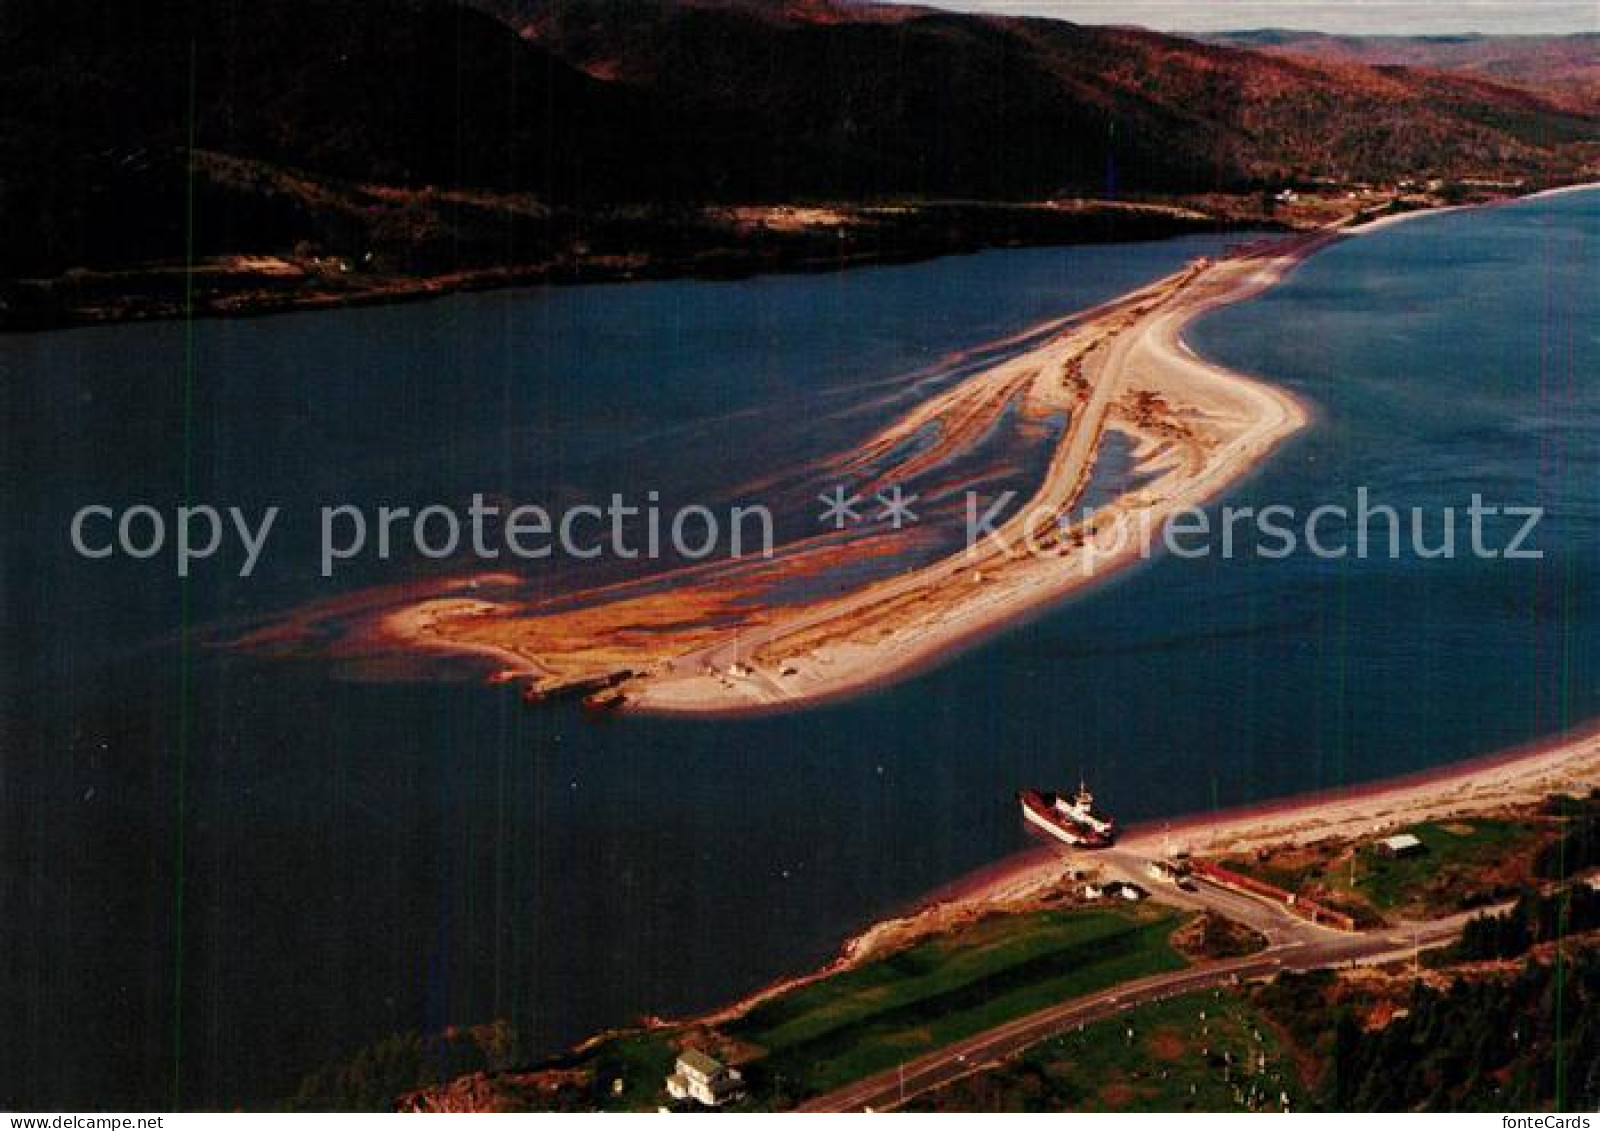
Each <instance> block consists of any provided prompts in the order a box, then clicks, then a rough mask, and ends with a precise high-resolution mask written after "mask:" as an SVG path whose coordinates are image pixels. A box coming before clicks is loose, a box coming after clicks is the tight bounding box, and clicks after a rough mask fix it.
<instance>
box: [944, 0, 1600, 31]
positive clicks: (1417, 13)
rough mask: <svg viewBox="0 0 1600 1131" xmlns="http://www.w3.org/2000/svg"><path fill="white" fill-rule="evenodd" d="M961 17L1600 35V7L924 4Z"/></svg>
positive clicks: (1118, 0)
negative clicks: (983, 14)
mask: <svg viewBox="0 0 1600 1131" xmlns="http://www.w3.org/2000/svg"><path fill="white" fill-rule="evenodd" d="M919 2H921V3H923V4H927V5H929V6H933V7H939V8H951V9H955V10H958V11H963V12H995V13H1006V14H1008V15H1025V16H1053V17H1055V18H1057V19H1063V20H1072V21H1074V22H1075V23H1084V24H1135V25H1138V26H1140V27H1147V28H1155V29H1157V30H1159V31H1234V30H1240V29H1245V28H1263V27H1277V28H1296V29H1310V30H1315V31H1326V32H1337V33H1340V34H1345V35H1445V34H1452V33H1459V32H1467V31H1478V32H1486V33H1490V34H1501V35H1504V34H1546V33H1569V32H1580V31H1583V32H1595V31H1600V0H919Z"/></svg>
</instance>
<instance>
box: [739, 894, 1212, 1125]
mask: <svg viewBox="0 0 1600 1131" xmlns="http://www.w3.org/2000/svg"><path fill="white" fill-rule="evenodd" d="M1179 922H1180V919H1179V917H1178V916H1176V915H1174V914H1173V913H1171V912H1168V911H1162V910H1157V909H1155V908H1150V907H1142V908H1137V909H1127V910H1123V909H1117V910H1094V911H1049V912H1039V913H1036V914H1029V915H1012V916H1003V917H996V918H993V919H988V920H985V921H983V922H981V923H977V924H975V925H973V926H972V927H969V928H966V929H964V930H962V931H959V932H956V933H954V934H952V935H947V936H943V937H941V938H937V939H933V940H930V941H928V942H925V943H921V944H919V945H917V946H915V947H912V948H910V949H909V950H906V951H902V952H901V953H899V954H896V955H893V956H891V957H889V958H886V959H884V960H882V961H880V962H876V963H873V964H871V965H868V966H864V967H861V968H860V969H857V970H852V971H849V972H847V973H845V974H841V975H839V976H838V977H834V978H829V979H828V980H826V981H824V982H819V983H816V984H815V985H811V986H806V987H804V988H801V989H799V990H796V991H794V992H793V993H789V994H785V995H784V996H783V997H781V998H778V999H776V1000H774V1001H772V1002H769V1003H767V1004H765V1005H762V1006H760V1007H759V1008H757V1009H756V1010H754V1011H752V1012H751V1013H750V1014H749V1015H748V1016H747V1017H745V1018H743V1019H742V1020H740V1021H738V1022H736V1023H735V1024H733V1025H731V1026H729V1027H728V1028H727V1030H726V1031H727V1034H728V1036H730V1037H733V1038H735V1039H737V1040H739V1041H741V1042H746V1043H748V1044H750V1045H754V1046H759V1047H760V1048H761V1049H764V1050H765V1051H766V1054H767V1055H766V1056H765V1057H764V1058H762V1059H760V1060H758V1061H756V1062H754V1063H752V1064H751V1065H750V1066H749V1075H750V1077H751V1080H752V1083H754V1084H756V1085H757V1087H758V1088H759V1089H761V1090H763V1091H768V1092H769V1093H770V1092H771V1091H772V1090H781V1091H782V1093H783V1094H784V1095H785V1096H786V1097H788V1098H794V1097H796V1096H801V1095H810V1094H815V1093H818V1092H824V1091H827V1090H829V1089H831V1088H835V1087H838V1086H840V1085H842V1084H846V1083H849V1082H850V1081H852V1080H856V1079H859V1078H860V1077H862V1076H866V1075H869V1074H871V1073H873V1072H877V1071H880V1070H882V1069H885V1068H892V1067H893V1066H894V1065H896V1064H898V1063H900V1062H902V1061H904V1060H907V1059H910V1058H912V1057H915V1056H918V1055H920V1054H921V1053H924V1052H927V1051H929V1050H931V1049H934V1048H937V1047H939V1046H941V1045H944V1044H948V1043H949V1042H951V1041H954V1040H958V1039H960V1038H962V1037H965V1036H969V1035H971V1034H973V1033H976V1032H980V1031H982V1030H984V1029H987V1028H990V1027H991V1026H994V1025H997V1024H1000V1023H1001V1022H1004V1021H1007V1020H1010V1019H1011V1018H1014V1017H1020V1016H1022V1015H1024V1014H1027V1013H1031V1012H1033V1011H1035V1010H1037V1009H1040V1008H1043V1007H1044V1006H1047V1005H1050V1004H1052V1003H1055V1002H1058V1001H1062V1000H1065V999H1068V998H1073V997H1078V996H1080V995H1082V994H1087V993H1092V992H1093V991H1095V990H1098V989H1101V988H1104V987H1106V986H1109V985H1113V984H1115V983H1117V982H1122V981H1126V980H1128V979H1132V978H1138V977H1142V976H1144V975H1146V974H1152V973H1156V972H1157V971H1161V970H1171V969H1176V968H1179V967H1181V966H1183V965H1184V964H1185V963H1184V960H1183V958H1182V957H1181V956H1179V955H1178V954H1177V952H1175V951H1174V950H1173V949H1172V947H1171V946H1170V945H1169V943H1168V936H1170V935H1171V933H1172V931H1173V930H1174V928H1175V927H1176V926H1177V925H1178V924H1179ZM780 1077H781V1081H780ZM780 1085H781V1087H780Z"/></svg>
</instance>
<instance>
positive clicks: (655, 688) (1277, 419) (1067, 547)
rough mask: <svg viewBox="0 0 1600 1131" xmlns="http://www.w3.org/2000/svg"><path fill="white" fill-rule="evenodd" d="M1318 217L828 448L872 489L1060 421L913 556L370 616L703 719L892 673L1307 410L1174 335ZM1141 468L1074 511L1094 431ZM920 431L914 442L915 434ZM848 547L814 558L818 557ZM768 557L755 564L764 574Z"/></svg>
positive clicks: (1157, 521)
mask: <svg viewBox="0 0 1600 1131" xmlns="http://www.w3.org/2000/svg"><path fill="white" fill-rule="evenodd" d="M1338 238H1341V233H1339V232H1336V231H1324V232H1318V233H1315V234H1312V235H1307V236H1301V237H1297V238H1294V239H1291V240H1286V241H1282V242H1278V243H1275V244H1271V245H1267V246H1266V247H1256V248H1253V249H1247V250H1244V251H1242V252H1240V253H1239V254H1236V255H1234V256H1231V257H1229V258H1225V259H1221V260H1217V261H1207V260H1200V261H1196V262H1195V263H1192V264H1190V265H1189V266H1188V267H1186V268H1184V269H1183V270H1181V271H1179V272H1177V273H1175V274H1173V275H1171V276H1168V277H1166V278H1164V279H1160V280H1158V281H1156V282H1155V283H1152V284H1150V285H1148V286H1146V287H1143V288H1141V289H1139V290H1137V291H1135V292H1133V293H1131V294H1129V295H1126V296H1124V297H1123V298H1121V299H1119V300H1116V301H1114V302H1111V303H1107V304H1104V305H1102V306H1100V307H1097V308H1095V309H1094V310H1092V311H1088V312H1085V313H1084V314H1083V315H1081V316H1080V317H1078V318H1075V319H1071V320H1068V321H1067V322H1066V323H1065V325H1064V327H1063V328H1059V329H1057V328H1054V327H1052V328H1051V329H1050V332H1048V334H1047V335H1046V336H1044V337H1043V340H1042V342H1041V344H1038V345H1036V346H1035V347H1034V348H1032V349H1029V350H1027V351H1025V352H1023V353H1022V354H1020V355H1018V356H1016V357H1013V358H1010V359H1008V360H1006V361H1003V362H1001V363H999V364H997V365H995V366H993V367H991V368H989V369H986V370H984V371H982V372H979V373H976V374H974V375H972V376H970V377H968V378H966V379H965V380H963V381H961V382H959V383H958V384H957V385H955V386H954V387H952V388H949V389H947V390H945V391H944V392H942V393H940V394H938V395H937V396H934V397H932V398H930V399H929V400H927V401H925V402H923V403H921V404H919V405H917V406H916V407H915V408H913V409H912V410H911V411H909V412H907V413H905V414H904V415H903V416H901V417H900V418H899V419H897V420H895V421H894V422H892V423H891V424H890V425H889V426H887V427H886V428H884V429H883V430H882V431H881V432H879V433H878V434H877V435H876V436H874V437H872V438H870V439H869V440H868V442H867V443H866V444H864V445H863V446H862V448H861V449H860V450H859V451H856V452H851V453H844V454H843V455H841V457H840V460H839V467H840V471H841V473H842V474H845V475H858V474H859V475H862V476H869V477H870V481H869V483H868V485H867V487H866V488H865V489H866V490H874V489H877V488H878V487H881V486H883V485H887V484H893V483H898V482H904V481H906V480H907V479H909V478H911V477H912V476H914V475H917V474H920V473H923V472H925V471H926V470H928V469H929V468H930V467H934V466H938V465H940V464H941V463H943V462H945V461H948V460H949V459H951V458H953V457H954V456H956V455H959V454H961V453H963V452H965V451H967V450H970V448H971V446H972V445H973V444H975V443H976V442H978V440H979V439H981V437H982V436H984V435H985V434H987V432H988V431H989V429H990V428H992V427H993V426H994V423H995V421H996V420H997V419H998V418H999V417H1000V416H1001V415H1002V414H1003V413H1005V412H1007V411H1008V410H1011V409H1013V408H1014V409H1016V410H1017V411H1019V412H1021V413H1023V414H1026V415H1028V416H1030V417H1031V418H1035V419H1043V418H1048V417H1050V416H1051V415H1052V414H1055V415H1058V416H1064V417H1065V418H1066V419H1067V421H1068V423H1067V426H1066V427H1065V428H1064V429H1063V431H1062V434H1061V436H1060V437H1059V440H1058V442H1057V443H1056V446H1055V449H1054V451H1053V452H1052V453H1051V455H1050V458H1049V463H1048V467H1047V469H1046V470H1045V472H1044V475H1043V478H1042V481H1041V482H1039V483H1038V485H1037V486H1036V488H1035V489H1034V491H1033V494H1032V496H1031V498H1029V499H1028V500H1027V502H1026V503H1025V504H1023V505H1022V506H1020V507H1018V508H1017V509H1016V510H1015V512H1014V513H1012V515H1011V516H1010V517H1009V518H1007V519H1006V520H1005V521H1004V522H1002V523H998V524H997V525H996V526H995V528H994V529H993V530H992V531H989V532H987V533H986V534H985V535H984V536H983V537H981V538H979V539H977V540H975V541H974V542H973V543H972V544H970V545H968V546H967V547H965V548H964V549H962V550H960V551H958V552H955V553H953V554H951V555H949V556H947V557H945V558H942V559H940V560H938V561H936V562H934V563H932V564H930V565H926V566H924V567H922V568H918V569H913V570H910V571H908V572H904V573H900V574H898V575H895V576H892V577H889V578H887V579H884V580H880V581H877V582H875V583H872V584H867V585H864V586H860V587H858V588H855V589H853V590H849V591H846V592H844V593H842V594H839V595H837V596H831V597H827V598H824V599H818V600H814V601H812V602H810V603H802V604H798V605H781V606H775V605H769V604H765V603H763V602H762V601H761V600H760V599H759V596H758V595H757V593H756V591H755V590H753V589H752V586H751V579H752V569H751V568H750V567H746V568H745V569H744V570H742V571H735V570H727V571H722V572H721V573H718V572H711V573H709V574H707V573H706V572H704V571H695V572H688V571H686V575H685V576H684V577H683V578H682V579H681V581H680V582H677V583H675V582H674V579H673V578H672V577H671V576H670V575H669V576H668V577H667V578H666V579H665V580H664V581H663V582H658V583H657V584H656V585H655V586H654V588H653V589H652V591H651V592H650V593H649V594H648V595H644V596H639V595H623V596H617V595H614V594H596V595H595V599H594V600H592V601H591V600H585V599H583V596H582V595H579V597H578V599H576V600H573V601H569V602H568V603H567V605H566V606H565V607H564V608H562V609H560V610H547V609H541V608H539V607H528V606H522V605H519V604H517V603H516V602H514V601H506V602H501V603H494V602H473V603H471V604H470V605H468V604H467V603H463V602H446V601H440V602H432V603H427V604H424V605H421V606H418V607H416V608H413V609H411V610H408V611H405V612H403V613H401V614H399V615H396V616H391V617H389V618H387V619H386V620H385V621H384V623H383V626H382V630H381V631H382V632H383V633H384V634H386V635H387V636H388V637H389V638H390V639H391V640H392V641H393V642H395V643H397V644H400V645H402V646H403V645H407V644H409V645H411V646H421V647H428V648H441V647H443V648H448V647H452V646H455V647H459V648H460V649H461V650H462V651H463V652H464V653H472V654H475V655H478V656H484V655H493V656H497V657H498V658H499V659H500V660H501V661H503V663H504V664H505V672H503V673H502V678H513V677H514V678H521V679H525V680H527V681H528V682H529V684H530V687H531V688H532V692H533V694H534V695H536V696H537V695H540V694H554V693H558V692H559V691H561V690H562V689H565V688H572V687H578V688H583V687H586V686H591V685H606V686H608V687H610V688H614V690H609V691H608V692H607V694H608V696H609V698H610V701H609V702H608V705H609V706H619V705H620V706H624V707H625V708H626V709H630V710H643V711H653V712H670V713H684V714H716V713H728V712H748V711H761V710H774V709H788V708H794V707H798V706H801V705H806V704H810V703H815V702H817V701H820V700H824V699H828V698H834V697H838V696H843V695H849V694H853V693H857V692H860V691H862V690H865V689H868V688H870V687H872V686H875V685H878V684H881V683H883V682H885V681H888V680H892V679H894V678H897V677H903V676H905V675H907V674H909V673H911V672H912V671H914V670H916V669H917V668H918V667H920V666H922V665H925V664H927V663H929V662H932V661H933V660H935V659H937V658H940V657H943V656H946V655H948V654H949V653H950V652H951V651H952V650H954V649H957V648H959V647H962V646H965V645H968V644H970V643H971V642H973V641H975V640H978V639H980V638H982V637H984V636H986V635H988V634H990V633H992V632H994V631H996V630H998V629H1000V628H1002V627H1003V626H1005V625H1007V624H1009V623H1012V622H1014V621H1016V620H1017V619H1019V618H1023V617H1026V616H1029V615H1031V614H1035V613H1037V612H1039V611H1040V610H1042V609H1043V608H1045V607H1047V606H1049V605H1050V604H1052V603H1054V602H1057V601H1059V600H1061V599H1062V598H1063V597H1066V596H1068V595H1069V594H1072V593H1074V592H1076V591H1078V590H1081V589H1083V588H1084V587H1086V586H1089V585H1092V584H1095V583H1097V582H1099V581H1102V580H1103V579H1104V578H1106V577H1108V576H1110V575H1111V574H1112V573H1114V572H1115V571H1116V570H1118V569H1120V568H1122V567H1124V566H1126V565H1128V564H1130V563H1132V562H1134V561H1136V560H1138V559H1139V558H1140V557H1142V556H1146V555H1148V554H1149V553H1151V552H1152V551H1151V543H1152V540H1155V539H1158V538H1159V532H1160V530H1161V529H1162V527H1163V525H1164V523H1165V522H1166V521H1167V519H1169V518H1170V517H1171V516H1172V515H1173V514H1175V513H1176V512H1178V511H1180V510H1183V509H1186V508H1189V507H1194V506H1197V505H1199V504H1202V503H1204V502H1206V501H1207V500H1209V499H1212V498H1214V497H1215V496H1217V495H1218V494H1219V493H1221V492H1223V491H1224V490H1226V489H1227V488H1228V487H1229V486H1230V485H1232V484H1234V483H1236V482H1237V481H1238V480H1239V479H1240V478H1242V477H1243V476H1245V475H1247V474H1248V473H1249V472H1250V471H1251V470H1253V469H1254V468H1255V467H1256V466H1257V465H1259V464H1260V462H1261V461H1262V460H1263V459H1265V458H1266V457H1267V456H1268V455H1269V454H1270V452H1271V451H1272V450H1273V448H1274V447H1275V446H1276V445H1277V444H1278V443H1280V442H1281V441H1282V440H1283V439H1284V438H1285V437H1287V436H1289V435H1290V434H1292V433H1293V432H1294V431H1296V430H1297V429H1299V428H1300V427H1302V426H1303V425H1304V424H1305V423H1306V422H1307V420H1308V414H1307V412H1306V410H1305V409H1304V408H1303V406H1301V405H1300V404H1299V403H1297V402H1296V401H1295V400H1294V399H1293V398H1292V397H1290V396H1289V395H1288V394H1286V393H1284V392H1282V391H1280V390H1278V389H1275V388H1273V387H1271V386H1269V385H1266V384H1264V383H1262V382H1259V381H1256V380H1253V379H1251V378H1249V377H1246V376H1244V375H1242V374H1238V373H1233V372H1230V371H1227V370H1224V369H1222V368H1220V367H1218V366H1215V365H1212V364H1210V363H1208V362H1206V361H1205V360H1203V359H1201V358H1200V357H1198V356H1197V355H1195V354H1194V353H1193V352H1192V351H1190V350H1189V349H1188V348H1187V347H1186V346H1185V345H1184V344H1183V343H1182V340H1181V334H1182V331H1183V328H1184V326H1185V325H1187V324H1188V322H1189V321H1191V320H1192V319H1193V318H1195V317H1197V316H1198V315H1200V314H1202V313H1204V312H1206V311H1208V310H1212V309H1215V308H1217V307H1220V306H1224V305H1227V304H1229V303H1234V302H1239V301H1241V300H1243V299H1246V298H1249V297H1251V296H1253V295H1256V294H1259V293H1260V292H1261V291H1263V290H1265V289H1267V288H1268V287H1270V286H1272V285H1274V284H1275V283H1276V282H1278V281H1279V280H1281V279H1282V278H1283V277H1284V276H1285V275H1287V274H1288V273H1289V272H1290V271H1291V270H1293V268H1294V267H1295V266H1296V265H1297V264H1298V263H1300V262H1301V261H1302V260H1304V259H1305V258H1306V257H1307V256H1309V255H1311V254H1313V253H1314V252H1315V251H1317V250H1318V249H1320V248H1321V247H1324V246H1326V245H1327V244H1328V243H1329V242H1331V241H1332V240H1335V239H1338ZM1113 433H1120V434H1122V435H1123V436H1125V437H1127V439H1128V440H1129V442H1130V444H1131V446H1132V448H1133V451H1134V454H1135V458H1136V460H1137V467H1136V469H1135V478H1136V479H1139V480H1142V481H1141V482H1138V484H1137V486H1135V487H1133V488H1132V489H1129V490H1126V491H1125V492H1124V493H1122V494H1121V495H1119V496H1117V497H1116V498H1115V499H1113V500H1112V501H1110V502H1109V504H1107V505H1105V506H1103V507H1101V508H1099V509H1098V510H1096V511H1095V512H1094V513H1093V514H1092V516H1088V517H1082V516H1078V517H1074V513H1073V512H1074V508H1075V506H1076V504H1077V503H1078V502H1079V501H1080V499H1081V498H1082V497H1083V495H1084V492H1085V491H1086V489H1087V488H1088V487H1089V484H1090V482H1091V479H1092V476H1093V474H1094V469H1095V466H1096V463H1097V460H1098V457H1099V454H1100V452H1101V449H1102V444H1103V442H1104V440H1105V439H1106V437H1107V436H1108V435H1111V434H1113ZM930 434H931V435H933V436H934V437H935V439H934V440H933V442H932V443H931V444H929V445H926V446H924V447H921V448H919V447H918V446H917V445H916V444H914V443H912V442H911V441H912V439H913V438H914V437H919V436H927V435H930ZM862 552H863V550H862V549H861V548H860V547H855V548H844V549H838V550H833V551H830V553H831V554H832V555H833V556H832V557H831V558H830V559H829V564H830V565H835V566H836V565H838V564H841V563H843V562H848V561H849V560H850V557H851V555H853V554H860V553H862ZM795 568H796V567H795V566H794V564H793V563H792V562H787V561H786V560H785V559H783V558H781V557H780V558H778V559H775V560H774V561H772V562H769V563H766V564H765V565H764V566H763V565H758V566H756V567H754V569H755V570H756V571H760V570H762V569H765V570H766V571H767V572H769V573H772V574H782V573H783V572H784V571H786V570H793V569H795Z"/></svg>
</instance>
